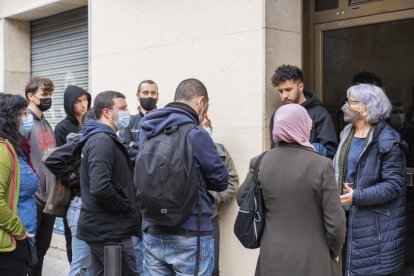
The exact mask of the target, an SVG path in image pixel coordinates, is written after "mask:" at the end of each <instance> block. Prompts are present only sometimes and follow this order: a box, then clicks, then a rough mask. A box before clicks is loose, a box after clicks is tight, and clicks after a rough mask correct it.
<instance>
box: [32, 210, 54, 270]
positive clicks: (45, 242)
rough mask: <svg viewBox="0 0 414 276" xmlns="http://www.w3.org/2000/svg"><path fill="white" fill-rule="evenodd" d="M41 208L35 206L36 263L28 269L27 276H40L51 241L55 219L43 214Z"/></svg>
mask: <svg viewBox="0 0 414 276" xmlns="http://www.w3.org/2000/svg"><path fill="white" fill-rule="evenodd" d="M43 209H44V208H43V207H41V206H37V227H36V253H37V260H38V263H37V264H36V265H35V266H34V267H33V268H30V269H29V271H28V273H29V276H41V275H42V268H43V259H44V258H45V255H46V252H47V250H48V249H49V246H50V241H51V240H52V234H53V225H54V224H55V217H54V216H51V215H48V214H45V213H43Z"/></svg>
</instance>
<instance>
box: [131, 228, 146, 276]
mask: <svg viewBox="0 0 414 276" xmlns="http://www.w3.org/2000/svg"><path fill="white" fill-rule="evenodd" d="M132 244H133V245H134V251H135V261H136V262H137V270H138V273H139V275H143V274H144V273H143V271H144V267H143V265H144V253H143V252H142V241H141V240H140V238H138V237H134V236H133V237H132Z"/></svg>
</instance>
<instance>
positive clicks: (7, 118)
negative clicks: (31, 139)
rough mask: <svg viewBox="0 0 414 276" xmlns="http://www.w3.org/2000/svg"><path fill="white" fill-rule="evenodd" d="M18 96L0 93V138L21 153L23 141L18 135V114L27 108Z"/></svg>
mask: <svg viewBox="0 0 414 276" xmlns="http://www.w3.org/2000/svg"><path fill="white" fill-rule="evenodd" d="M27 105H28V103H27V101H26V99H25V98H24V97H22V96H20V95H13V94H5V93H0V137H2V138H5V139H7V140H8V141H9V142H10V143H11V144H12V145H13V147H14V149H15V150H16V151H17V152H19V153H22V152H23V150H22V144H23V140H22V138H21V136H20V134H19V119H18V118H19V113H20V112H21V111H22V110H23V109H26V108H27Z"/></svg>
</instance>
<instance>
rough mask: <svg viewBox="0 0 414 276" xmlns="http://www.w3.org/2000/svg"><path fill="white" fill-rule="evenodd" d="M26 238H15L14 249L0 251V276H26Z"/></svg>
mask: <svg viewBox="0 0 414 276" xmlns="http://www.w3.org/2000/svg"><path fill="white" fill-rule="evenodd" d="M28 253H29V252H28V244H27V240H20V241H17V240H16V249H15V250H13V251H11V252H2V253H0V275H1V276H26V275H27V267H26V261H27V257H28Z"/></svg>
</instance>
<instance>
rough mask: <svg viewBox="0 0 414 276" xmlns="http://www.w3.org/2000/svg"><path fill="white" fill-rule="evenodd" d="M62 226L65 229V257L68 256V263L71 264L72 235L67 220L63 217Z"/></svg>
mask: <svg viewBox="0 0 414 276" xmlns="http://www.w3.org/2000/svg"><path fill="white" fill-rule="evenodd" d="M63 226H64V229H65V240H66V255H67V256H68V261H69V263H70V264H71V263H72V233H71V232H70V228H69V225H68V219H67V218H66V216H64V217H63Z"/></svg>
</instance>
